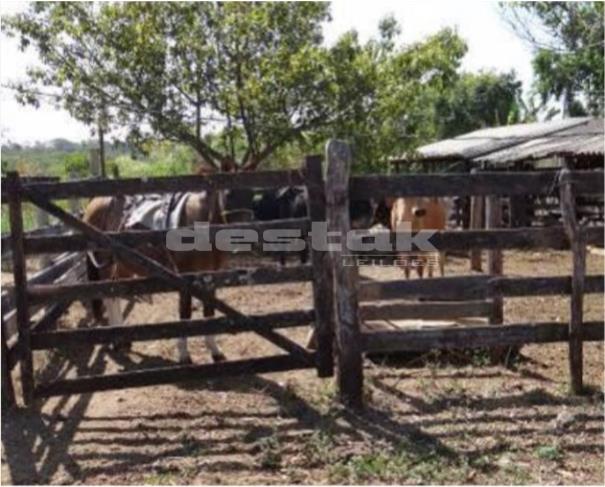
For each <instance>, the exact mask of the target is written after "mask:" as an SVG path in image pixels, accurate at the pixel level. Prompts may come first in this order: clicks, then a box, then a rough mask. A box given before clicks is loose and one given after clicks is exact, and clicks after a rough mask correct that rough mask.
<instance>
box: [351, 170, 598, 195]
mask: <svg viewBox="0 0 605 487" xmlns="http://www.w3.org/2000/svg"><path fill="white" fill-rule="evenodd" d="M571 174H572V175H571V179H572V182H573V185H574V190H575V192H576V194H602V193H603V172H602V171H573V172H572V173H571ZM349 182H350V184H349V194H350V195H351V199H353V198H355V199H363V198H367V199H370V198H378V199H379V198H383V197H404V196H459V197H461V196H489V195H503V196H508V195H523V194H536V195H537V194H551V193H553V194H554V193H556V192H558V189H559V181H558V173H556V172H552V173H542V172H506V173H500V172H478V173H474V174H468V173H461V174H430V175H425V174H413V175H396V176H393V175H390V176H386V175H373V176H353V177H351V178H350V180H349Z"/></svg>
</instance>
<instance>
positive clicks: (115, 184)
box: [2, 141, 603, 408]
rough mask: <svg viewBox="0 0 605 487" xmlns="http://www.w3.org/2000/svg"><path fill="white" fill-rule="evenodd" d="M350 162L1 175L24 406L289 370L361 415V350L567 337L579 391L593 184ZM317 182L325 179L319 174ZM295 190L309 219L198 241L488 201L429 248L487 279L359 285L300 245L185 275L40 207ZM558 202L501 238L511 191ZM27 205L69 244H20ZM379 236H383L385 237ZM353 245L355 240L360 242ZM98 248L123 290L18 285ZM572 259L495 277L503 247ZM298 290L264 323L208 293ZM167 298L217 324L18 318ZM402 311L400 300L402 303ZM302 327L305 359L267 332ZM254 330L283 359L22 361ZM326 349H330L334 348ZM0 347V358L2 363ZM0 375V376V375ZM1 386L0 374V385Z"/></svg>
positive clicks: (346, 153)
mask: <svg viewBox="0 0 605 487" xmlns="http://www.w3.org/2000/svg"><path fill="white" fill-rule="evenodd" d="M351 165H352V155H351V152H350V149H349V147H348V145H347V144H345V143H343V142H340V141H331V142H329V143H328V145H327V149H326V157H325V168H324V169H325V171H322V158H321V157H317V156H310V157H308V158H307V159H306V161H305V164H304V166H303V168H301V169H300V170H288V171H266V172H256V173H236V174H217V175H212V176H205V177H202V176H180V177H170V178H149V179H124V180H101V181H80V182H75V181H72V182H65V183H60V182H29V181H23V180H21V179H20V177H19V175H18V174H16V173H11V174H9V176H8V177H7V178H6V180H3V182H2V185H3V186H2V190H3V192H2V198H3V203H4V202H6V203H8V204H9V209H10V224H11V251H12V255H13V275H14V296H15V304H16V320H17V326H18V347H17V348H16V350H17V352H15V353H16V354H17V355H16V359H15V360H16V361H18V362H19V363H20V366H21V383H22V387H21V388H22V391H23V397H24V402H25V403H26V404H32V403H33V401H34V399H36V398H43V397H47V396H51V395H65V394H78V393H84V392H94V391H102V390H109V389H119V388H129V387H138V386H149V385H154V384H165V383H173V382H177V381H184V380H191V379H205V378H220V377H225V376H229V375H241V374H256V373H267V372H278V371H287V370H294V369H302V368H310V369H316V371H317V375H318V376H320V377H329V376H331V375H333V371H334V363H336V365H337V367H336V370H337V373H338V378H337V383H338V388H339V391H340V397H341V399H342V401H343V402H344V403H346V404H347V405H349V406H352V407H354V408H358V407H361V406H363V403H362V398H363V354H364V353H369V352H380V351H386V352H392V351H399V350H404V351H406V350H410V351H423V350H429V349H435V348H443V349H448V348H473V347H502V346H506V345H521V344H525V343H547V342H556V341H566V342H568V343H569V369H570V381H571V387H572V390H573V391H574V392H576V393H579V392H581V390H582V343H583V341H586V340H600V341H602V340H603V323H602V322H585V321H584V320H583V316H582V302H583V296H584V294H585V293H602V292H603V276H602V275H599V276H593V275H591V276H585V257H586V245H588V244H601V245H602V240H603V226H602V225H598V226H590V227H584V226H582V225H580V224H579V222H578V220H577V218H576V213H575V200H576V197H578V196H581V195H592V194H602V193H603V174H602V172H601V173H600V177H595V173H594V172H586V171H571V170H562V171H559V172H557V173H544V172H540V171H536V172H523V173H516V172H506V173H503V172H494V173H491V172H481V173H477V174H470V175H469V174H439V175H393V176H383V175H370V176H353V177H351V176H350V175H349V170H350V167H351ZM324 173H325V175H324ZM278 186H302V187H306V189H307V192H308V217H307V218H304V219H292V220H277V221H270V222H252V223H240V224H229V225H212V226H210V233H211V235H213V234H215V233H216V232H218V231H219V230H221V229H225V228H239V229H255V230H267V229H294V230H301V231H303V232H304V233H305V234H307V235H308V233H309V231H310V223H311V222H313V221H324V220H326V221H327V223H328V230H329V231H332V232H340V234H341V235H344V234H346V233H347V231H348V230H349V227H350V222H349V215H348V201H349V199H350V198H353V197H354V198H355V199H364V198H377V197H386V196H389V197H406V196H436V197H446V196H461V197H467V196H483V197H486V201H487V205H486V206H487V215H488V218H487V221H488V228H487V229H483V230H464V231H450V230H448V231H440V232H437V233H436V234H435V235H434V236H433V237H432V239H431V241H432V243H433V245H434V246H435V247H437V248H439V249H440V250H452V251H454V250H468V249H472V248H479V249H486V250H488V252H489V254H488V273H487V274H485V275H472V276H462V277H440V278H432V279H424V280H409V281H403V280H401V281H389V282H367V281H361V280H360V279H359V272H358V268H357V266H355V265H345V257H347V256H346V255H344V254H345V253H344V252H343V251H342V250H330V251H328V250H315V249H311V261H310V264H309V265H297V266H291V267H284V268H263V267H257V268H254V269H246V270H225V271H216V272H204V273H195V274H176V273H174V272H173V271H171V270H170V269H167V268H165V267H163V266H161V265H159V264H158V263H157V262H155V261H153V260H151V259H149V258H147V257H146V256H144V255H142V254H141V253H140V252H138V251H137V250H136V246H137V245H138V244H139V243H141V242H147V243H148V242H157V243H163V242H165V238H166V231H156V230H149V231H128V232H110V233H102V232H99V231H98V230H96V229H95V228H93V227H91V226H89V225H87V224H86V223H84V222H83V221H82V220H80V219H79V218H78V217H77V216H74V215H71V214H69V213H68V212H66V211H65V210H63V209H62V208H61V207H59V206H58V205H56V204H55V203H53V202H52V200H55V199H64V198H89V197H92V196H112V195H118V194H142V193H157V192H175V191H188V190H190V191H194V190H197V191H199V190H221V189H225V188H238V187H244V188H270V187H278ZM553 192H557V193H558V194H559V196H560V201H561V213H562V215H563V217H564V225H562V226H555V227H549V228H512V229H510V228H500V226H501V222H502V218H501V211H500V209H501V198H502V197H504V196H508V197H510V196H519V195H523V194H546V195H549V194H552V193H553ZM24 202H28V203H33V204H34V205H36V206H38V207H39V208H41V209H43V210H45V211H47V212H48V213H49V214H51V215H52V216H54V217H55V218H57V219H58V220H60V221H61V222H62V223H63V224H65V225H66V226H68V227H70V228H73V229H74V230H75V231H76V232H77V233H73V234H70V235H48V236H46V235H44V236H40V235H28V234H26V233H25V232H24V231H23V225H22V205H23V203H24ZM396 237H397V236H396V235H392V236H391V237H390V238H393V239H394V238H396ZM359 238H362V237H359ZM96 248H106V249H110V250H111V251H112V252H114V253H115V254H116V255H118V256H120V257H123V258H127V259H132V260H134V261H136V262H137V263H138V264H140V266H141V267H143V268H144V269H145V270H146V271H147V272H148V277H144V278H136V279H130V280H124V281H99V282H94V283H93V282H77V283H70V284H63V283H61V284H42V283H37V282H32V280H31V279H30V280H29V281H28V280H27V274H26V259H27V257H28V256H32V255H38V254H43V253H56V252H82V251H88V250H92V249H96ZM535 248H538V249H541V248H548V249H568V248H569V249H571V258H572V260H573V273H572V275H571V276H553V277H540V278H535V277H522V278H519V277H507V276H506V275H505V274H504V273H503V262H502V251H503V250H508V249H535ZM299 281H308V282H312V285H313V305H314V306H313V308H311V309H299V310H294V311H289V312H280V313H269V314H264V315H246V314H243V313H240V312H238V311H237V310H236V309H234V308H233V307H232V306H230V305H228V304H226V303H224V302H223V301H222V300H219V299H218V298H217V297H216V294H215V292H216V290H217V289H218V288H221V287H236V286H249V285H257V284H269V283H288V282H299ZM168 290H171V291H178V292H179V293H180V294H181V295H190V296H193V297H195V298H198V299H200V300H201V301H203V302H205V303H206V302H207V303H210V304H211V305H212V306H213V307H214V308H215V309H216V310H218V311H219V312H221V313H223V315H224V316H222V317H218V318H214V317H209V318H207V319H189V312H188V310H187V309H183V308H187V306H182V307H181V308H182V309H181V319H180V320H178V321H172V322H163V323H159V324H151V323H148V324H142V325H137V326H131V325H129V326H110V327H95V328H79V329H70V330H59V329H53V326H52V325H53V323H56V320H57V319H58V316H57V315H60V314H61V313H62V312H63V311H64V309H65V308H62V309H63V311H61V313H59V312H58V311H57V312H56V313H55V314H53V315H52V316H51V317H47V318H42V319H43V320H46V321H45V323H46V322H48V324H49V326H48V327H46V326H44V329H43V330H42V329H41V328H40V321H39V322H38V323H34V324H33V325H32V323H31V308H32V307H34V306H40V305H48V304H49V303H66V304H65V306H69V304H71V303H72V302H74V301H75V300H81V301H85V302H88V301H90V300H93V299H99V298H105V297H130V296H132V295H136V294H152V293H159V292H165V291H168ZM540 295H570V309H571V319H570V321H569V323H556V322H544V323H542V322H531V321H530V318H529V317H528V322H525V323H515V324H503V323H504V321H505V320H504V316H503V308H502V301H503V298H505V297H519V296H540ZM402 301H406V302H402ZM476 314H482V315H486V316H487V317H488V318H489V321H490V324H488V325H485V326H455V327H451V326H448V327H439V326H436V327H432V328H430V329H411V328H410V329H402V330H397V331H378V332H369V331H368V330H366V329H365V327H364V323H363V319H362V318H361V317H365V318H367V317H370V316H371V317H373V318H375V319H381V318H387V317H388V318H394V317H401V318H403V319H405V318H409V317H415V318H419V319H422V318H430V319H447V318H449V317H451V316H452V315H462V316H468V315H476ZM309 324H311V325H312V326H314V328H315V330H316V336H317V340H318V342H317V349H316V350H315V351H310V350H307V349H306V348H304V347H303V346H301V345H300V344H298V343H296V342H294V341H292V340H291V339H289V338H287V337H285V336H284V335H282V334H280V333H279V332H278V331H276V330H278V329H280V328H290V327H298V326H308V325H309ZM244 331H246V332H254V333H256V334H258V335H259V336H261V337H262V338H263V339H266V340H268V341H270V342H271V343H273V344H274V345H276V346H277V347H278V348H280V349H281V350H283V351H284V352H286V353H283V354H280V355H273V356H268V357H255V358H250V359H243V360H234V361H227V362H222V363H218V364H201V365H171V366H164V367H150V368H147V369H144V370H141V369H139V370H136V371H127V372H120V373H116V374H111V375H93V376H82V377H76V378H72V379H63V380H58V381H53V382H49V383H44V382H38V381H36V380H35V371H34V370H33V359H32V355H33V352H34V351H39V350H49V349H50V350H53V349H61V348H68V347H74V346H78V345H81V344H91V345H94V344H119V343H122V342H129V341H138V340H141V341H143V340H157V339H162V338H177V337H184V336H203V335H208V334H220V333H229V334H231V333H240V332H244ZM333 342H334V343H335V346H333ZM4 352H5V340H4V338H3V357H4V358H3V360H6V358H5V357H6V354H5V353H4ZM3 370H4V368H3ZM9 383H10V377H8V378H6V377H4V376H3V387H7V388H8V387H9V386H8V385H7V384H9Z"/></svg>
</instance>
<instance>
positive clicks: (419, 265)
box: [414, 255, 426, 279]
mask: <svg viewBox="0 0 605 487" xmlns="http://www.w3.org/2000/svg"><path fill="white" fill-rule="evenodd" d="M414 260H415V263H416V274H418V278H419V279H422V278H423V277H424V266H425V265H426V260H425V259H423V258H422V257H420V256H418V255H417V256H416V257H415V258H414Z"/></svg>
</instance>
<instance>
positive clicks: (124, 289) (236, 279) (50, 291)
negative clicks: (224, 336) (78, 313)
mask: <svg viewBox="0 0 605 487" xmlns="http://www.w3.org/2000/svg"><path fill="white" fill-rule="evenodd" d="M180 276H181V277H182V278H184V279H186V280H187V281H188V282H192V283H196V284H197V285H198V286H201V287H203V288H206V289H207V290H208V291H210V290H212V289H215V288H220V287H239V286H252V285H261V284H283V283H287V282H299V281H310V280H312V279H313V270H312V268H311V266H310V265H301V266H296V267H284V268H276V267H257V268H251V269H235V270H227V271H205V272H195V273H186V274H180ZM176 290H177V289H176V288H175V286H174V285H173V284H170V283H168V282H166V281H165V280H163V279H162V278H161V277H140V278H134V279H125V280H117V281H113V280H108V281H96V282H82V283H78V284H64V285H56V284H55V285H37V286H31V287H30V288H29V295H30V299H31V302H32V303H41V304H43V303H51V302H54V301H55V300H57V299H60V298H65V299H73V300H76V299H77V300H87V299H95V298H106V297H128V296H130V295H136V294H151V293H161V292H170V291H176Z"/></svg>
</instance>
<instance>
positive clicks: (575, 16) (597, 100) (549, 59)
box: [502, 2, 605, 116]
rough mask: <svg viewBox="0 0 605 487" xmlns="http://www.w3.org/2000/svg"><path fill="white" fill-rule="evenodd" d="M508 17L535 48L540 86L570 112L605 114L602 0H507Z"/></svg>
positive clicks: (537, 85)
mask: <svg viewBox="0 0 605 487" xmlns="http://www.w3.org/2000/svg"><path fill="white" fill-rule="evenodd" d="M502 11H503V14H504V17H505V19H506V20H507V21H508V23H509V24H510V25H511V26H512V28H513V29H514V30H515V32H517V33H518V34H519V35H520V36H521V37H522V38H523V39H524V40H525V41H527V42H528V43H529V44H530V45H531V47H532V48H533V49H534V59H533V67H534V72H535V75H536V78H535V88H536V90H537V92H538V93H539V94H540V95H541V96H542V99H543V100H548V99H551V98H554V99H557V100H561V99H562V100H563V105H564V110H565V112H566V114H567V115H570V116H573V115H585V114H586V113H590V114H592V115H596V116H603V113H604V107H603V84H604V77H603V76H604V74H603V73H604V61H603V59H604V54H605V52H604V40H603V39H604V36H605V27H604V26H605V23H604V21H603V13H604V4H603V2H515V3H503V4H502Z"/></svg>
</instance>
